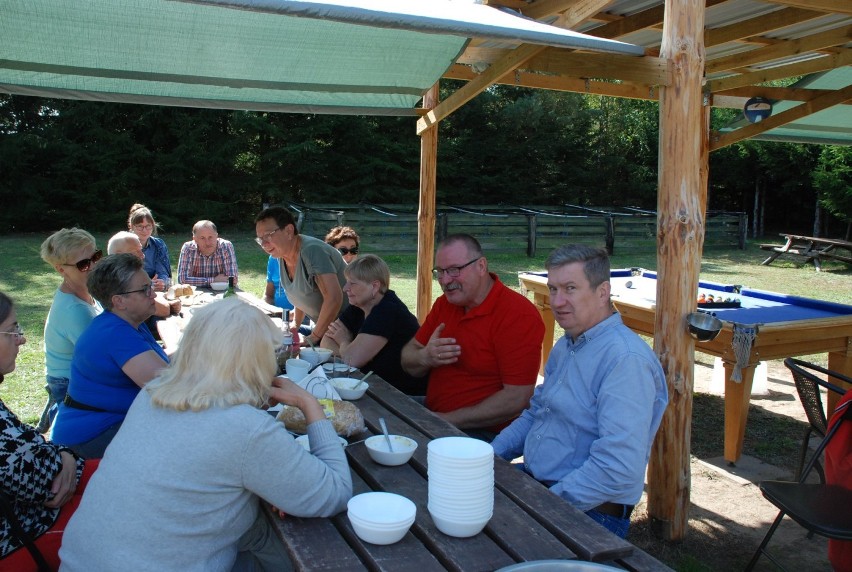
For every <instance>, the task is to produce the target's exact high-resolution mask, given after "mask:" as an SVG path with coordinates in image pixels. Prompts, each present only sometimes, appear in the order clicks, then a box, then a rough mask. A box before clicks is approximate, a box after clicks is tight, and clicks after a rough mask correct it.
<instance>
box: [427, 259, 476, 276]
mask: <svg viewBox="0 0 852 572" xmlns="http://www.w3.org/2000/svg"><path fill="white" fill-rule="evenodd" d="M480 258H482V257H481V256H477V257H476V258H474V259H473V260H471V261H470V262H468V263H467V264H462V265H461V266H450V267H449V268H437V267H435V268H433V269H432V275H433V276H434V277H435V278H440V277H441V274H446V275H447V276H449V277H450V278H458V277H459V274H461V271H462V270H464V269H465V268H467V267H468V266H470V265H471V264H473V263H474V262H476V261H477V260H479V259H480Z"/></svg>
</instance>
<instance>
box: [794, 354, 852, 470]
mask: <svg viewBox="0 0 852 572" xmlns="http://www.w3.org/2000/svg"><path fill="white" fill-rule="evenodd" d="M784 365H786V366H787V368H788V369H789V370H790V373H792V374H793V381H794V382H795V383H796V391H797V392H798V393H799V399H800V400H801V402H802V406H803V407H804V408H805V414H806V415H807V416H808V424H809V425H808V428H807V430H806V431H805V437H804V439H803V440H802V448H801V450H800V452H799V464H798V466H797V468H796V473H795V476H794V477H793V478H794V479H795V480H797V481H798V480H799V477H801V475H802V467H804V466H805V458H806V457H807V454H808V445H809V443H810V438H811V434H812V433H815V434H817V435H819V436H820V437H825V431H826V428H827V427H828V419H827V417H826V411H825V407H824V406H823V404H822V394H821V392H820V387H824V388H825V389H827V390H828V391H833V392H835V393H837V394H839V395H843V394H844V393H846V391H845V390H843V389H841V388H839V387H837V386H836V385H834V384H833V383H831V382H829V381H827V380H824V379H822V378H821V377H820V376H818V375H817V372H818V373H821V374H823V375H825V376H828V377H834V378H837V379H840V380H842V381H845V382H846V383H852V379H850V378H848V377H846V376H845V375H841V374H839V373H836V372H833V371H831V370H828V369H825V368H823V367H820V366H818V365H815V364H812V363H808V362H806V361H802V360H798V359H793V358H787V359H785V360H784ZM815 467H816V471H817V473H818V474H819V482H821V483H824V482H825V472H823V470H822V464H821V463H820V460H819V459H816V461H815Z"/></svg>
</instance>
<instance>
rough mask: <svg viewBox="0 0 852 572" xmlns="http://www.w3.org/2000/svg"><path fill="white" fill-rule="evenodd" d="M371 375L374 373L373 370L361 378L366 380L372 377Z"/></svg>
mask: <svg viewBox="0 0 852 572" xmlns="http://www.w3.org/2000/svg"><path fill="white" fill-rule="evenodd" d="M371 375H373V370H370V371H368V372H367V375H365V376H364V377H362V378H361V381H364V382H366V381H367V378H368V377H370V376H371Z"/></svg>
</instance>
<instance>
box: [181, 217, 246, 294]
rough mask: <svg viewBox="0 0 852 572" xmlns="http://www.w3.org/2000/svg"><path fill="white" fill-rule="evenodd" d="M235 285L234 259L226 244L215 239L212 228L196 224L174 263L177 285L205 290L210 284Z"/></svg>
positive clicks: (202, 223)
mask: <svg viewBox="0 0 852 572" xmlns="http://www.w3.org/2000/svg"><path fill="white" fill-rule="evenodd" d="M229 276H233V277H234V284H236V283H237V255H236V254H234V245H233V244H231V242H230V241H228V240H225V239H223V238H219V233H218V232H217V231H216V225H215V224H213V223H212V222H211V221H209V220H200V221H198V222H197V223H195V225H194V226H193V227H192V240H190V241H188V242H184V243H183V246H182V247H181V249H180V258H179V259H178V282H179V283H180V284H192V285H193V286H209V285H210V283H211V282H227V281H228V277H229Z"/></svg>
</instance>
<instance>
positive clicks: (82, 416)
mask: <svg viewBox="0 0 852 572" xmlns="http://www.w3.org/2000/svg"><path fill="white" fill-rule="evenodd" d="M88 286H89V290H90V291H91V292H92V295H94V297H95V298H97V300H98V301H99V302H100V303H101V305H102V306H103V307H104V310H105V311H104V312H103V313H102V314H101V315H99V316H98V317H97V318H95V319H94V320H92V323H91V325H90V326H89V328H88V329H86V331H85V332H83V335H82V336H80V339H79V340H77V347H76V348H75V350H74V359H73V360H72V362H71V382H70V384H69V385H68V393H67V394H66V396H65V400H64V402H63V403H62V404H60V406H59V413H57V415H56V422H55V423H54V426H53V432H52V438H53V440H54V441H55V442H57V443H61V444H62V445H65V446H67V447H69V448H70V449H71V450H72V451H74V452H75V453H77V454H78V455H79V456H81V457H83V458H85V459H93V458H100V457H102V456H103V453H104V451H105V450H106V448H107V445H109V443H110V441H112V438H113V437H114V436H115V434H116V433H117V432H118V429H119V427H121V423H122V422H123V421H124V417H125V415H126V414H127V410H128V408H130V404H131V403H132V402H133V399H134V398H135V397H136V394H137V393H139V389H140V388H141V387H143V386H144V385H145V384H146V383H148V382H149V381H151V380H152V379H153V378H154V377H156V376H157V375H158V373H159V372H160V370H162V369H163V368H164V367H166V365H167V364H168V362H169V358H168V357H167V356H166V354H165V352H163V349H162V348H161V347H160V346H159V344H157V342H156V341H155V340H154V337H153V336H152V335H151V332H150V330H148V326H146V325H145V320H147V319H148V318H149V317H151V315H152V314H153V313H154V297H155V292H154V289H153V287H152V285H151V278H149V277H148V274H147V273H146V272H145V270H144V268H143V266H142V260H140V259H139V258H137V257H136V256H134V255H133V254H113V255H111V256H107V257H106V258H104V259H103V260H102V261H101V262H100V264H98V266H97V267H96V268H95V269H94V270H92V271H91V272H90V273H89V279H88Z"/></svg>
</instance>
